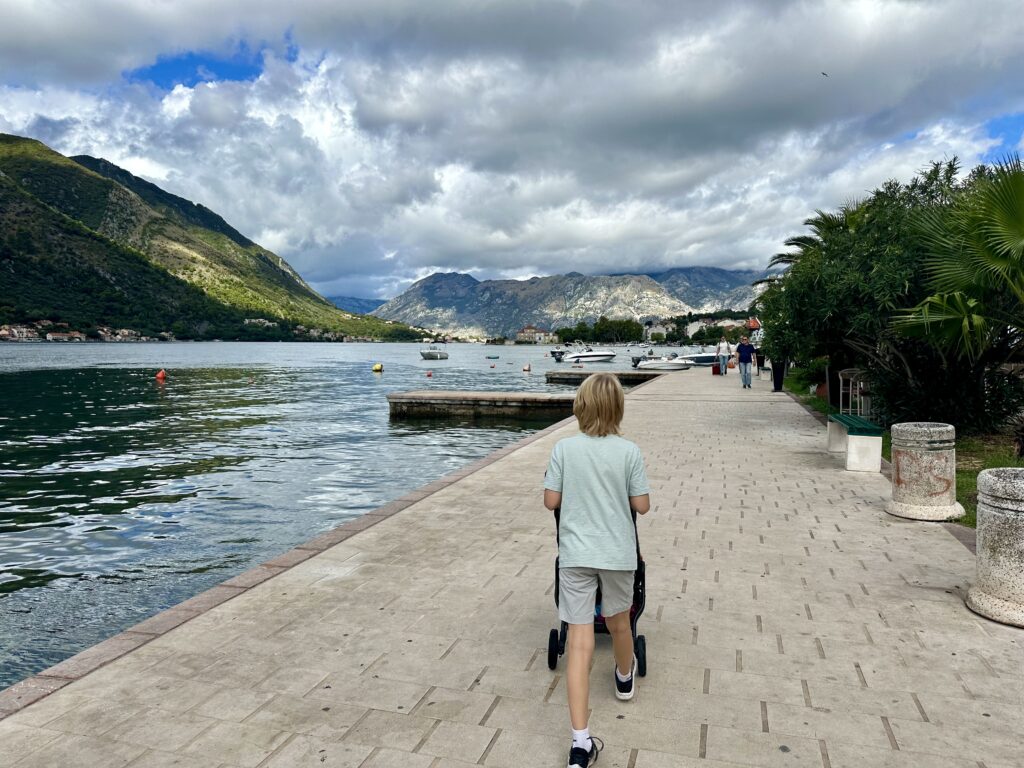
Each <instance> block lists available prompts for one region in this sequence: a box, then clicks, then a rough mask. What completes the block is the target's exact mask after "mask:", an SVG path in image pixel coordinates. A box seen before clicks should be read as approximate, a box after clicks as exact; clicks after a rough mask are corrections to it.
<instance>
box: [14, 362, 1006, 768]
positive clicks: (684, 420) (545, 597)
mask: <svg viewBox="0 0 1024 768" xmlns="http://www.w3.org/2000/svg"><path fill="white" fill-rule="evenodd" d="M627 397H628V405H627V416H626V422H625V430H626V434H627V436H628V437H630V438H631V439H633V440H635V441H636V442H638V443H639V444H640V446H641V448H642V450H643V452H644V455H645V457H646V461H647V465H648V474H649V476H650V479H651V483H652V502H653V508H652V511H651V513H650V514H649V515H647V516H646V517H643V518H641V520H640V523H639V531H640V537H641V546H642V549H643V553H644V558H645V560H646V562H647V566H648V595H647V609H646V611H645V613H644V616H643V617H642V618H641V620H640V630H641V631H642V632H643V633H644V634H645V635H646V637H647V646H648V654H649V658H648V668H649V673H648V677H647V678H645V679H642V680H640V681H639V685H638V693H637V696H636V698H635V699H634V700H633V701H632V702H625V703H624V702H619V701H617V700H616V699H615V698H614V696H613V694H612V690H611V684H610V679H609V678H610V676H611V668H612V663H613V662H612V657H611V649H610V644H609V643H608V640H607V638H606V637H599V638H598V643H597V651H596V654H595V667H596V669H595V671H594V674H593V676H592V688H591V704H592V707H593V715H592V718H591V727H592V730H593V731H594V733H595V734H596V735H598V736H601V737H602V738H603V739H604V741H605V743H606V750H605V752H604V753H602V755H601V760H600V763H599V765H604V766H609V767H614V766H619V767H620V768H654V766H659V768H664V767H665V766H678V767H680V768H694V767H696V766H700V767H701V768H736V767H737V766H814V767H815V768H817V767H818V766H821V767H822V768H845V767H846V766H851V767H852V766H857V768H862V767H863V766H879V767H885V768H904V767H909V766H914V767H915V768H917V767H918V766H929V768H930V767H932V766H937V767H940V768H941V767H942V766H950V767H951V768H968V767H971V768H978V767H979V766H983V767H984V768H1008V767H1009V766H1019V765H1022V764H1024V760H1022V758H1021V754H1022V752H1021V747H1020V739H1019V736H1020V733H1021V731H1022V729H1024V630H1020V629H1017V628H1012V627H1004V626H1001V625H998V624H994V623H992V622H989V621H987V620H985V619H983V618H981V617H979V616H976V615H975V614H972V613H970V612H969V611H967V609H966V608H965V607H964V604H963V596H964V594H965V592H966V589H967V588H968V587H969V585H970V581H971V579H972V578H973V576H974V559H973V555H972V554H971V552H970V551H969V550H968V549H967V548H966V547H965V546H964V544H962V543H961V542H960V541H958V540H957V539H956V538H954V536H952V535H950V532H949V530H947V527H945V526H943V525H940V524H930V523H910V522H908V521H904V520H900V519H897V518H892V517H889V516H887V515H886V514H885V513H884V511H883V508H884V504H885V502H886V501H887V500H888V498H889V483H888V480H887V479H886V478H885V477H884V476H883V475H881V474H878V475H871V474H863V473H851V472H846V471H844V470H843V468H842V466H841V462H840V459H839V458H837V457H835V456H830V455H829V454H827V453H826V452H825V450H824V448H825V429H824V427H823V426H822V425H821V424H820V423H819V422H818V421H817V420H816V419H815V418H814V417H813V416H811V415H809V414H808V413H807V412H806V411H804V410H803V409H802V407H800V406H799V405H798V404H797V403H795V402H794V401H793V400H792V399H790V398H789V397H787V396H785V395H781V394H773V393H771V392H770V391H769V385H768V383H767V382H763V381H755V383H754V388H753V389H751V390H747V391H744V390H741V389H739V383H738V377H733V378H730V377H725V378H720V377H712V376H710V375H709V374H708V373H707V371H706V370H703V369H702V370H691V371H687V372H680V373H674V374H671V375H668V376H664V377H661V378H659V379H657V380H655V381H652V382H649V383H647V384H644V385H643V386H641V387H639V388H637V389H636V390H634V391H632V392H631V393H629V394H628V396H627ZM574 430H575V427H574V425H573V424H571V423H569V422H566V423H562V424H560V425H556V427H555V428H552V429H549V430H545V431H544V432H542V433H540V434H539V435H537V436H535V437H534V438H531V439H529V440H527V441H524V442H521V443H519V444H517V445H516V446H512V447H510V448H507V449H502V450H501V451H498V452H496V453H495V454H493V455H492V456H491V457H488V459H487V460H485V461H481V462H477V463H476V464H474V465H472V466H471V467H467V468H465V469H463V470H460V471H459V472H457V473H454V475H452V476H449V477H448V478H445V479H443V480H441V481H437V482H435V483H431V484H430V485H429V486H425V487H424V488H422V489H419V490H418V491H416V492H414V493H413V494H410V495H409V496H407V497H404V498H403V499H401V500H398V501H396V502H392V503H391V504H389V505H386V506H385V507H383V508H381V509H380V510H376V511H375V512H374V513H373V514H372V515H368V516H366V517H365V518H362V519H360V520H358V521H354V522H353V523H352V524H350V525H348V526H343V527H342V528H340V529H338V530H336V531H331V532H328V533H326V534H323V535H322V536H319V537H317V538H316V539H313V540H312V541H310V542H307V543H306V544H304V545H302V546H300V547H298V548H296V549H295V550H292V551H291V552H288V553H285V554H283V555H281V556H280V557H277V558H275V559H274V560H272V561H270V562H269V563H266V564H264V565H261V566H259V567H257V568H254V569H252V570H251V571H248V572H246V573H244V574H241V575H239V576H237V577H235V578H233V579H231V580H229V581H228V582H225V584H224V585H221V586H219V587H215V588H214V589H212V590H209V591H208V592H204V593H202V594H201V595H198V596H197V597H195V598H193V599H192V600H190V601H188V602H187V603H184V604H182V605H181V606H177V607H176V608H173V609H170V610H169V611H167V612H165V613H163V614H158V615H157V616H155V617H153V618H152V619H148V620H147V621H145V622H142V623H141V624H139V625H137V626H136V627H134V628H132V630H130V631H129V632H127V633H123V634H122V635H118V636H116V637H115V638H112V639H111V640H109V641H107V642H106V643H104V644H101V645H100V646H97V647H95V648H93V649H89V650H87V651H85V652H83V653H82V654H79V655H78V656H76V657H74V658H73V659H70V660H68V661H67V662H64V663H62V664H61V665H58V666H57V667H54V668H52V669H50V670H47V671H45V672H43V673H40V674H39V675H37V676H35V677H33V678H30V679H29V680H27V681H25V682H23V683H20V684H18V685H17V686H14V687H12V688H11V689H8V690H7V691H4V692H0V717H2V718H3V719H2V720H0V765H3V766H5V767H6V766H12V768H27V767H28V766H55V765H76V766H130V768H146V767H154V768H156V767H160V766H172V765H173V766H183V767H184V768H189V767H190V766H197V767H198V766H207V767H212V768H218V767H219V768H245V767H249V768H256V766H271V767H273V768H278V767H282V768H283V767H285V766H289V767H290V766H328V767H330V766H353V767H355V766H359V767H360V768H385V767H387V766H402V768H416V767H417V766H423V767H424V768H458V767H460V766H462V767H463V768H464V767H465V766H471V765H484V766H498V767H501V766H509V767H510V768H511V767H512V766H515V767H516V768H521V766H531V767H533V766H541V767H542V766H552V767H554V766H560V765H564V762H565V756H566V747H567V745H568V741H567V738H566V734H567V733H568V714H567V708H566V706H565V679H564V659H562V660H560V663H559V668H558V669H556V670H555V671H553V672H552V671H550V670H548V668H547V665H546V642H547V634H548V631H549V630H550V629H551V628H552V627H553V626H555V622H556V614H555V608H554V604H553V600H552V586H553V578H552V577H553V568H552V566H553V560H554V555H555V545H554V531H553V522H552V519H551V516H550V513H548V512H547V511H545V510H544V509H543V506H542V504H541V491H540V488H541V478H542V475H543V472H544V468H545V466H546V462H547V457H548V454H549V452H550V450H551V447H552V445H553V444H554V442H555V441H556V440H558V439H559V438H561V437H563V436H567V435H569V434H572V433H573V431H574ZM967 538H969V537H967ZM5 715H6V717H5Z"/></svg>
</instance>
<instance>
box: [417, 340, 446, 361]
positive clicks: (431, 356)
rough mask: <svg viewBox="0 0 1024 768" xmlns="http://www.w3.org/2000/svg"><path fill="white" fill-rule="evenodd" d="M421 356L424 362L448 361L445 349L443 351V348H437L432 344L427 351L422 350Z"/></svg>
mask: <svg viewBox="0 0 1024 768" xmlns="http://www.w3.org/2000/svg"><path fill="white" fill-rule="evenodd" d="M420 356H421V357H422V358H423V359H424V360H447V359H448V353H447V352H446V351H445V350H444V349H442V348H441V347H439V346H437V345H436V344H431V345H430V346H429V347H427V348H426V349H421V350H420Z"/></svg>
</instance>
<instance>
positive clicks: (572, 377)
mask: <svg viewBox="0 0 1024 768" xmlns="http://www.w3.org/2000/svg"><path fill="white" fill-rule="evenodd" d="M595 373H601V371H595V370H582V371H581V370H579V369H577V370H558V371H546V372H545V373H544V379H545V381H547V383H548V384H579V383H580V382H582V381H583V380H584V379H585V378H587V377H588V376H593V375H594V374H595ZM611 373H614V374H615V376H616V378H618V380H619V382H620V383H621V384H622V386H624V387H635V386H637V385H638V384H643V383H644V382H645V381H650V380H651V379H656V378H658V377H659V376H663V375H664V372H655V371H611Z"/></svg>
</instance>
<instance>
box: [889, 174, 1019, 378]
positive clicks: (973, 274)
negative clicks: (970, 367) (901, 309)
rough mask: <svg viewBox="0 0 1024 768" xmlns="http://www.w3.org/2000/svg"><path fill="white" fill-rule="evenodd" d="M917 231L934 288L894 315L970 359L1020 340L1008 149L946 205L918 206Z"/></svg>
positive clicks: (1015, 193)
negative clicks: (920, 210) (1005, 155)
mask: <svg viewBox="0 0 1024 768" xmlns="http://www.w3.org/2000/svg"><path fill="white" fill-rule="evenodd" d="M919 231H920V233H921V236H922V238H923V240H924V242H925V244H926V247H927V248H928V250H929V252H930V256H929V258H928V259H927V261H926V263H925V270H926V274H927V276H928V281H929V286H930V287H931V289H932V290H934V291H935V293H934V295H932V296H929V297H928V298H927V299H925V300H924V301H922V302H921V303H920V304H918V305H917V306H916V307H914V308H913V309H911V310H908V311H907V312H905V313H903V314H902V315H901V316H899V317H897V318H896V319H895V320H894V325H895V326H896V327H897V328H898V329H899V330H901V331H903V332H904V333H907V334H910V335H923V334H927V335H928V337H929V338H930V339H931V340H933V341H934V342H936V343H937V344H939V345H941V346H946V347H947V348H949V349H952V350H954V351H955V353H956V354H957V356H960V357H963V358H966V359H967V360H968V361H970V362H972V363H974V362H978V361H979V360H980V359H981V358H982V357H983V356H985V355H986V354H988V353H998V352H1005V353H1006V354H1012V353H1013V351H1015V350H1017V349H1019V348H1020V347H1021V346H1022V343H1024V336H1022V332H1024V166H1022V164H1021V161H1020V158H1018V157H1013V158H1011V159H1008V160H1006V161H1005V162H1003V163H1001V164H999V165H998V166H996V168H995V169H994V171H993V172H992V173H991V174H990V175H989V176H987V177H979V178H978V180H977V185H976V187H975V189H974V190H973V191H972V192H970V193H968V194H966V195H964V196H963V197H962V198H960V199H959V200H958V201H956V202H955V203H954V204H953V205H951V206H937V207H932V208H928V209H926V210H925V211H924V212H923V213H922V214H921V218H920V223H919Z"/></svg>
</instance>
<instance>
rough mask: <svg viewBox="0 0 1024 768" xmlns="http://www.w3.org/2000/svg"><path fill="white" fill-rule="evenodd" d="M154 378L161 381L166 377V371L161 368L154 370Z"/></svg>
mask: <svg viewBox="0 0 1024 768" xmlns="http://www.w3.org/2000/svg"><path fill="white" fill-rule="evenodd" d="M155 378H156V380H157V381H163V380H164V379H166V378H167V371H165V370H164V369H163V368H161V369H160V370H159V371H157V372H156V376H155Z"/></svg>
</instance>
